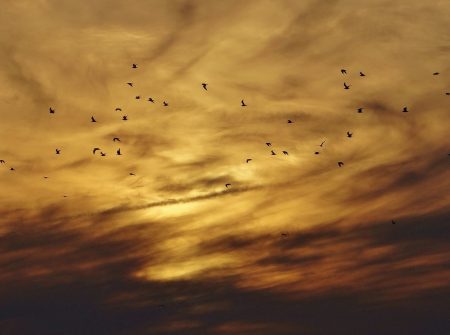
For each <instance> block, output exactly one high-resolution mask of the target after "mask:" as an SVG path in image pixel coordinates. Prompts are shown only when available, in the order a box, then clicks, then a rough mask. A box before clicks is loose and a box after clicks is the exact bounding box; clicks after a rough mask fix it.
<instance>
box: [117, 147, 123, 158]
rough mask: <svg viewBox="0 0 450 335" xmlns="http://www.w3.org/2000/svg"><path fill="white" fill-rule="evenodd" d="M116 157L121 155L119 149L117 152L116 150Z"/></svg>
mask: <svg viewBox="0 0 450 335" xmlns="http://www.w3.org/2000/svg"><path fill="white" fill-rule="evenodd" d="M117 155H118V156H120V155H122V153H121V152H120V148H119V150H117Z"/></svg>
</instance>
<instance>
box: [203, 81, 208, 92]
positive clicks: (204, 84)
mask: <svg viewBox="0 0 450 335" xmlns="http://www.w3.org/2000/svg"><path fill="white" fill-rule="evenodd" d="M207 85H208V84H207V83H202V86H203V88H204V89H205V90H206V91H207V90H208V88H207V87H206V86H207Z"/></svg>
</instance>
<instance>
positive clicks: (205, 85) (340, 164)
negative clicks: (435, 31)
mask: <svg viewBox="0 0 450 335" xmlns="http://www.w3.org/2000/svg"><path fill="white" fill-rule="evenodd" d="M131 68H132V69H138V65H137V64H136V63H133V64H132V65H131ZM341 74H342V75H343V76H347V69H341ZM439 74H440V73H439V72H434V73H433V76H437V75H439ZM359 77H366V74H365V73H364V72H362V71H359ZM126 85H128V86H129V87H131V88H133V87H134V84H133V82H127V83H126ZM343 86H344V90H349V89H350V88H351V87H352V85H350V84H349V83H347V81H344V82H343ZM201 87H202V88H203V89H204V90H205V91H208V83H205V82H204V83H201ZM445 95H447V96H450V92H445ZM135 99H137V100H139V99H141V96H140V95H136V96H135ZM147 101H148V102H151V103H153V104H154V103H156V101H155V100H154V99H153V98H152V97H149V98H148V99H147ZM162 105H163V106H164V107H168V106H169V103H168V102H167V101H165V100H163V101H162ZM241 107H247V104H246V103H245V101H244V99H242V100H241ZM115 111H116V112H122V108H120V107H117V108H115ZM48 112H49V113H50V114H51V115H55V114H56V109H55V108H54V107H49V109H48ZM356 112H357V113H363V112H364V107H358V108H357V109H356ZM401 112H403V113H408V112H409V110H408V107H407V106H404V107H403V109H402V110H401ZM122 121H128V115H126V114H124V115H122ZM97 122H98V121H97V119H96V118H95V116H94V115H92V116H91V123H97ZM287 123H288V124H294V123H295V122H294V121H293V120H291V119H288V120H287ZM347 138H349V139H350V138H353V133H352V132H351V131H347ZM112 141H113V142H114V143H120V142H121V140H120V138H119V137H113V139H112ZM325 142H326V141H322V142H321V143H320V144H319V145H318V146H319V147H320V148H323V147H324V144H325ZM265 144H266V146H267V147H272V143H271V142H266V143H265ZM97 152H99V153H100V156H101V157H104V156H106V155H107V153H106V152H103V151H102V149H101V148H98V147H94V148H93V149H92V154H93V155H96V154H97ZM281 152H282V154H283V155H285V156H288V155H289V153H288V151H287V150H281ZM55 154H56V155H61V154H62V149H60V148H56V149H55ZM270 154H271V155H272V156H276V155H277V153H276V151H274V150H273V149H272V148H271V150H270ZM314 154H315V155H319V154H320V151H315V152H314ZM116 155H117V156H121V155H122V151H121V148H117V150H116ZM449 155H450V154H449ZM252 161H253V158H246V159H245V162H246V163H247V164H248V163H250V162H252ZM0 164H1V165H6V161H5V160H4V159H0ZM337 166H338V167H339V168H341V167H343V166H344V162H342V161H339V162H337ZM9 170H10V171H15V168H14V167H12V166H9ZM129 175H130V176H135V173H134V172H129ZM44 178H45V179H47V178H48V176H44ZM231 186H232V185H231V183H226V184H225V188H227V189H228V188H230V187H231ZM64 197H67V196H66V195H64ZM392 224H395V221H394V220H392ZM283 236H285V235H283Z"/></svg>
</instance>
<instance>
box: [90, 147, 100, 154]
mask: <svg viewBox="0 0 450 335" xmlns="http://www.w3.org/2000/svg"><path fill="white" fill-rule="evenodd" d="M98 150H101V149H100V148H94V150H92V153H93V154H94V155H95V152H96V151H98Z"/></svg>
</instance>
